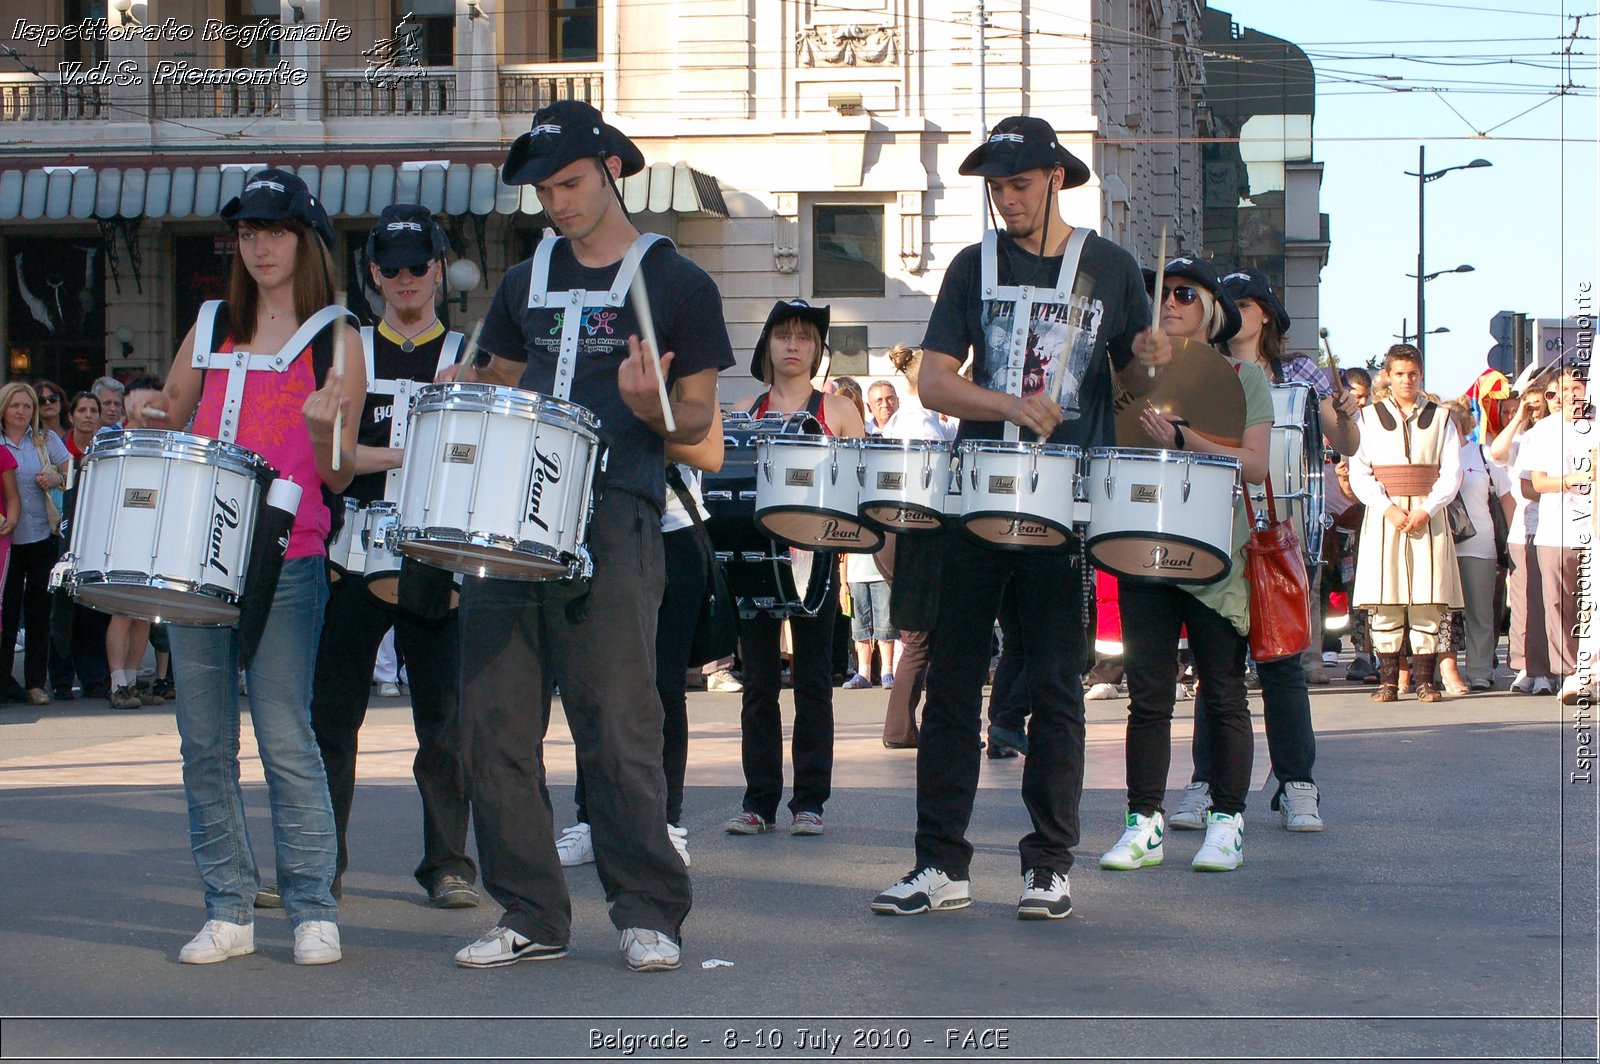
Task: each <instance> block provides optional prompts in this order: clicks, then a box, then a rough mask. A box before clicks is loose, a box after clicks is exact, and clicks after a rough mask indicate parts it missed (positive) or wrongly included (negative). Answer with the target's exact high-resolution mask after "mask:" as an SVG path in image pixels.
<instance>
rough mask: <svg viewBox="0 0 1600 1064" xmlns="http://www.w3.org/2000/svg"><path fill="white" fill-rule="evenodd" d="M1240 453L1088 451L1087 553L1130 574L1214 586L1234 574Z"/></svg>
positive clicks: (1108, 567)
mask: <svg viewBox="0 0 1600 1064" xmlns="http://www.w3.org/2000/svg"><path fill="white" fill-rule="evenodd" d="M1239 470H1240V466H1239V460H1238V459H1237V458H1229V457H1226V456H1223V455H1215V454H1196V453H1194V452H1192V451H1156V450H1149V449H1146V448H1140V447H1103V448H1097V449H1095V450H1092V451H1090V452H1089V474H1088V477H1087V479H1086V480H1085V482H1084V483H1085V487H1086V490H1087V494H1088V498H1089V541H1088V548H1089V558H1090V560H1092V561H1093V562H1094V564H1095V565H1096V566H1097V567H1098V568H1101V569H1104V570H1106V571H1107V572H1109V573H1114V574H1116V575H1117V576H1118V577H1120V578H1122V579H1126V580H1139V581H1144V582H1147V583H1161V584H1211V583H1215V582H1216V581H1218V580H1221V579H1222V578H1223V577H1225V576H1227V575H1228V564H1229V561H1228V559H1229V555H1230V554H1231V553H1232V551H1233V506H1234V500H1235V499H1236V498H1237V497H1238V496H1239V494H1240V493H1241V492H1242V491H1243V488H1242V487H1241V484H1240V473H1239Z"/></svg>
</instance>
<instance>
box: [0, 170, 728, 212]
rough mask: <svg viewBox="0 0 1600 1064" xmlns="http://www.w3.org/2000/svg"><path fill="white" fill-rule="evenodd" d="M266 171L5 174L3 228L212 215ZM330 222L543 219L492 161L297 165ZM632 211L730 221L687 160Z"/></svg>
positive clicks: (651, 179)
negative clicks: (401, 215)
mask: <svg viewBox="0 0 1600 1064" xmlns="http://www.w3.org/2000/svg"><path fill="white" fill-rule="evenodd" d="M262 165H264V164H241V165H236V166H202V167H193V166H179V167H175V168H168V167H165V166H156V167H150V168H143V167H130V168H117V167H106V168H96V167H90V166H48V167H41V168H39V169H33V170H4V171H0V221H12V220H14V219H23V220H29V221H32V220H37V219H41V218H43V219H52V220H53V219H64V218H115V217H122V218H157V219H159V218H212V217H215V216H216V214H217V211H218V210H219V209H221V207H222V205H223V204H224V203H227V202H228V200H230V199H232V198H233V197H234V196H237V195H238V194H239V191H240V190H241V189H242V188H243V187H244V180H245V177H246V176H247V175H248V174H249V173H251V172H252V171H254V170H257V169H260V168H261V166H262ZM289 169H292V170H293V171H294V172H295V173H297V174H298V175H299V176H300V178H301V180H303V181H304V182H305V183H306V186H307V187H308V188H310V189H311V192H312V194H313V195H315V196H319V197H320V198H321V199H322V204H323V206H324V208H326V210H327V212H328V214H329V215H330V216H332V217H341V216H342V217H358V216H363V215H376V214H377V213H379V212H380V211H382V210H383V208H385V207H387V206H389V205H390V204H391V203H420V204H423V205H424V206H426V207H427V208H428V209H429V210H430V211H433V212H434V213H435V214H447V215H464V214H479V215H488V214H538V213H539V212H540V211H539V198H538V196H536V195H535V194H534V191H533V186H532V185H507V184H503V183H502V182H501V180H500V170H499V167H497V166H494V165H493V164H491V163H476V164H470V163H459V164H457V163H448V162H438V163H426V164H423V165H421V166H416V165H412V164H404V165H401V166H398V167H397V166H394V165H391V164H388V163H379V164H377V165H374V166H368V165H366V164H360V163H358V164H356V165H353V166H339V165H333V166H297V167H290V168H289ZM621 188H622V199H623V202H624V204H625V205H626V206H627V208H628V210H629V211H630V212H633V213H635V214H637V213H643V212H648V213H653V214H667V213H677V214H715V215H720V216H722V217H724V218H726V217H727V216H728V205H727V203H726V202H724V200H723V198H722V192H721V190H720V189H719V188H718V186H717V180H716V178H714V177H712V176H710V175H709V174H705V173H702V172H701V171H699V170H696V169H694V168H692V167H690V166H689V165H688V164H687V163H657V164H655V165H654V166H649V167H646V168H645V169H644V170H643V171H642V172H640V173H638V174H635V175H633V176H632V177H628V178H624V179H623V181H622V182H621Z"/></svg>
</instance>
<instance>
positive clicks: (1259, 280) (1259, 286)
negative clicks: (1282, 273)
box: [1222, 266, 1293, 336]
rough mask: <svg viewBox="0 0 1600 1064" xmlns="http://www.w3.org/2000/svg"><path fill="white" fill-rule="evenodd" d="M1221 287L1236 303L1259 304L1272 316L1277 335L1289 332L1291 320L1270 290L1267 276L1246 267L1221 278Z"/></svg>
mask: <svg viewBox="0 0 1600 1064" xmlns="http://www.w3.org/2000/svg"><path fill="white" fill-rule="evenodd" d="M1222 287H1223V289H1224V290H1225V291H1226V292H1227V293H1228V295H1230V296H1232V297H1233V299H1234V301H1235V302H1237V301H1238V300H1241V299H1253V300H1255V301H1256V302H1257V303H1260V304H1261V305H1262V306H1263V307H1266V308H1267V310H1268V311H1269V312H1270V313H1271V314H1272V320H1273V321H1274V322H1275V323H1276V324H1277V326H1278V335H1280V336H1282V335H1283V334H1285V333H1287V332H1288V331H1289V326H1290V325H1291V324H1293V319H1292V318H1290V317H1289V312H1288V311H1287V310H1285V309H1284V306H1283V304H1282V303H1281V302H1279V300H1278V296H1277V294H1276V293H1275V292H1273V290H1272V282H1271V281H1269V280H1267V275H1266V274H1264V273H1262V272H1261V271H1260V270H1258V269H1256V268H1255V267H1254V266H1246V267H1245V268H1244V269H1242V270H1234V271H1233V272H1232V273H1230V274H1227V275H1226V276H1224V277H1223V278H1222Z"/></svg>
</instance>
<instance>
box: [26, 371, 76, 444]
mask: <svg viewBox="0 0 1600 1064" xmlns="http://www.w3.org/2000/svg"><path fill="white" fill-rule="evenodd" d="M33 390H34V391H35V392H37V393H38V394H39V424H40V426H41V427H43V428H45V429H47V430H49V431H50V432H53V433H55V434H56V435H57V436H60V437H61V438H62V439H66V436H67V433H68V432H69V431H70V430H71V428H72V426H71V424H70V423H69V422H68V420H67V393H66V392H63V391H62V390H61V386H60V385H59V384H57V383H56V382H55V381H52V380H46V379H45V378H43V377H40V378H39V379H38V380H37V381H35V382H34V384H33Z"/></svg>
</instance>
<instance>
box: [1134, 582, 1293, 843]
mask: <svg viewBox="0 0 1600 1064" xmlns="http://www.w3.org/2000/svg"><path fill="white" fill-rule="evenodd" d="M1118 601H1119V602H1120V603H1121V605H1122V645H1123V648H1124V649H1123V657H1124V659H1125V660H1126V661H1127V667H1128V698H1129V700H1130V705H1129V706H1128V745H1127V755H1126V756H1127V770H1128V808H1129V809H1131V810H1132V811H1133V812H1135V813H1139V814H1142V815H1144V816H1149V815H1150V814H1151V813H1153V812H1155V811H1156V810H1158V809H1162V808H1164V807H1163V805H1162V802H1163V799H1164V798H1165V796H1166V791H1167V772H1168V770H1169V769H1170V767H1171V765H1172V703H1173V696H1174V693H1175V690H1176V688H1177V683H1178V660H1177V657H1176V656H1175V655H1174V654H1173V651H1174V650H1175V649H1176V648H1177V646H1178V632H1179V631H1180V630H1181V629H1182V628H1183V627H1184V626H1188V629H1189V652H1190V654H1191V655H1193V657H1194V667H1195V672H1196V674H1197V675H1198V676H1199V678H1200V687H1201V689H1202V690H1204V691H1205V692H1206V712H1205V716H1204V718H1203V719H1197V721H1196V724H1195V726H1196V727H1197V728H1205V729H1207V731H1208V732H1209V736H1210V751H1211V777H1210V778H1211V802H1212V805H1213V806H1214V807H1215V808H1216V811H1217V812H1219V813H1227V814H1230V815H1231V814H1234V813H1242V812H1244V799H1245V793H1246V792H1247V791H1248V790H1249V789H1250V765H1251V760H1252V758H1253V757H1254V756H1255V734H1254V733H1253V732H1252V731H1251V730H1250V703H1249V702H1248V700H1247V697H1246V695H1245V689H1244V657H1245V650H1246V640H1245V637H1244V636H1242V635H1240V634H1239V633H1238V631H1237V630H1236V629H1235V628H1234V627H1233V625H1232V624H1230V623H1229V622H1228V620H1227V619H1226V618H1224V617H1223V616H1222V615H1221V614H1220V613H1218V612H1217V611H1216V610H1214V609H1212V608H1211V607H1209V606H1207V605H1206V604H1205V603H1203V602H1201V601H1200V600H1199V599H1197V598H1195V597H1194V596H1193V595H1191V594H1189V593H1188V592H1186V591H1183V590H1181V589H1180V588H1177V587H1174V586H1171V585H1157V584H1145V585H1140V584H1133V583H1130V582H1129V581H1126V580H1124V581H1121V583H1120V587H1119V592H1118ZM1291 660H1292V661H1293V662H1294V666H1295V668H1299V667H1300V659H1299V657H1298V656H1296V657H1294V658H1293V659H1291Z"/></svg>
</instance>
